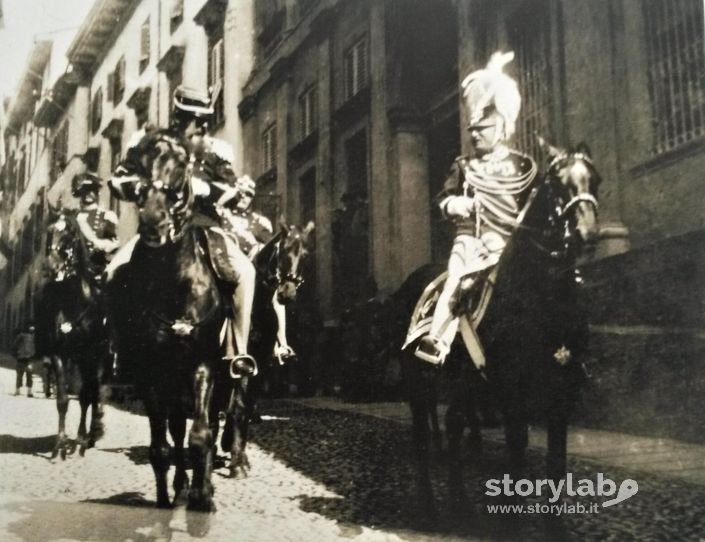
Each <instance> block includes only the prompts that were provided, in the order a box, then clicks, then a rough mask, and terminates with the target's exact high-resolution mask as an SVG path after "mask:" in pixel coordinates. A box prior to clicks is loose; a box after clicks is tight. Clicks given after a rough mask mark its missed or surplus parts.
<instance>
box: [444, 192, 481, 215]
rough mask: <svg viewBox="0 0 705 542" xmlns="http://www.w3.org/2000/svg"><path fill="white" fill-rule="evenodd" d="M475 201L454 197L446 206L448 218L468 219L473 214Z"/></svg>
mask: <svg viewBox="0 0 705 542" xmlns="http://www.w3.org/2000/svg"><path fill="white" fill-rule="evenodd" d="M474 206H475V200H474V199H473V198H470V197H468V196H455V197H454V198H451V199H450V201H449V202H448V203H447V204H446V213H447V214H448V216H450V217H459V218H469V217H470V215H471V214H472V212H473V209H474Z"/></svg>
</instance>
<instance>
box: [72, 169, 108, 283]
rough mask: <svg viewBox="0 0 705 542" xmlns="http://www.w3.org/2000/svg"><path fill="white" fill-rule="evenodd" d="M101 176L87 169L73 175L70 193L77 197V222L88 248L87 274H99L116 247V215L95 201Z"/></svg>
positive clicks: (103, 269) (98, 276) (95, 275)
mask: <svg viewBox="0 0 705 542" xmlns="http://www.w3.org/2000/svg"><path fill="white" fill-rule="evenodd" d="M101 184H102V182H101V180H100V178H99V177H98V176H97V175H95V174H93V173H90V172H85V173H80V174H78V175H75V176H74V178H73V179H72V182H71V193H72V194H73V196H74V197H76V198H78V200H79V209H78V211H77V213H76V224H77V225H78V231H79V232H80V234H81V237H82V238H83V241H84V243H85V246H86V248H87V252H88V254H87V260H88V262H87V263H88V267H89V269H88V270H89V272H90V274H91V275H92V276H93V277H95V278H100V277H101V276H102V274H103V272H104V271H105V268H106V266H107V265H108V257H109V256H108V255H109V254H112V253H113V252H115V251H116V250H117V249H118V246H119V241H118V237H117V223H118V219H117V215H116V214H115V213H114V212H113V211H111V210H110V209H104V208H103V207H101V206H100V205H99V204H98V193H99V192H100V187H101Z"/></svg>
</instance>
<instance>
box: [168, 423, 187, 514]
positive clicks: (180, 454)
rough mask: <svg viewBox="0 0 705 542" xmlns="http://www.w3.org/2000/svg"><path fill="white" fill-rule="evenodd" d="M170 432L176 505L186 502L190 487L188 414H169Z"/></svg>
mask: <svg viewBox="0 0 705 542" xmlns="http://www.w3.org/2000/svg"><path fill="white" fill-rule="evenodd" d="M169 434H170V435H171V440H172V442H173V443H174V467H176V473H175V474H174V505H181V504H184V503H185V498H186V495H187V491H188V488H189V479H188V474H186V455H185V452H184V441H185V439H186V415H185V414H184V413H183V412H181V411H178V412H172V414H171V415H170V416H169Z"/></svg>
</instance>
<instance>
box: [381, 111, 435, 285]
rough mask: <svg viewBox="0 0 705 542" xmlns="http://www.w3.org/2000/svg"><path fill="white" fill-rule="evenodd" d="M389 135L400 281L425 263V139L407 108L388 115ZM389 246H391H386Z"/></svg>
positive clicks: (428, 246) (428, 228)
mask: <svg viewBox="0 0 705 542" xmlns="http://www.w3.org/2000/svg"><path fill="white" fill-rule="evenodd" d="M388 116H389V121H390V125H391V128H392V133H393V136H392V137H393V146H394V151H395V152H394V159H395V167H394V168H393V169H394V170H395V173H396V174H397V189H396V193H397V200H396V202H395V204H396V206H397V209H399V213H398V220H399V222H398V231H399V235H398V238H397V242H396V243H394V245H395V246H396V247H397V249H398V251H399V266H400V271H401V279H402V280H403V279H404V278H405V277H407V276H408V275H409V274H410V273H411V272H412V271H414V270H415V269H417V268H418V267H420V266H421V265H424V264H426V263H428V262H429V260H430V257H431V239H430V237H431V224H430V218H429V205H430V203H429V197H430V196H429V179H428V139H427V136H426V132H425V130H424V126H423V123H422V122H421V119H420V117H419V115H418V114H416V113H415V112H414V111H411V110H409V109H407V108H393V109H392V110H390V111H389V113H388ZM390 245H391V243H390Z"/></svg>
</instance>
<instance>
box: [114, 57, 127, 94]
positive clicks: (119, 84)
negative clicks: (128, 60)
mask: <svg viewBox="0 0 705 542" xmlns="http://www.w3.org/2000/svg"><path fill="white" fill-rule="evenodd" d="M112 80H113V81H112V82H113V85H112V87H113V103H114V104H115V105H117V104H119V103H120V102H121V101H122V98H123V96H124V95H125V57H124V56H123V57H120V60H118V62H117V64H116V65H115V71H114V72H113V74H112Z"/></svg>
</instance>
